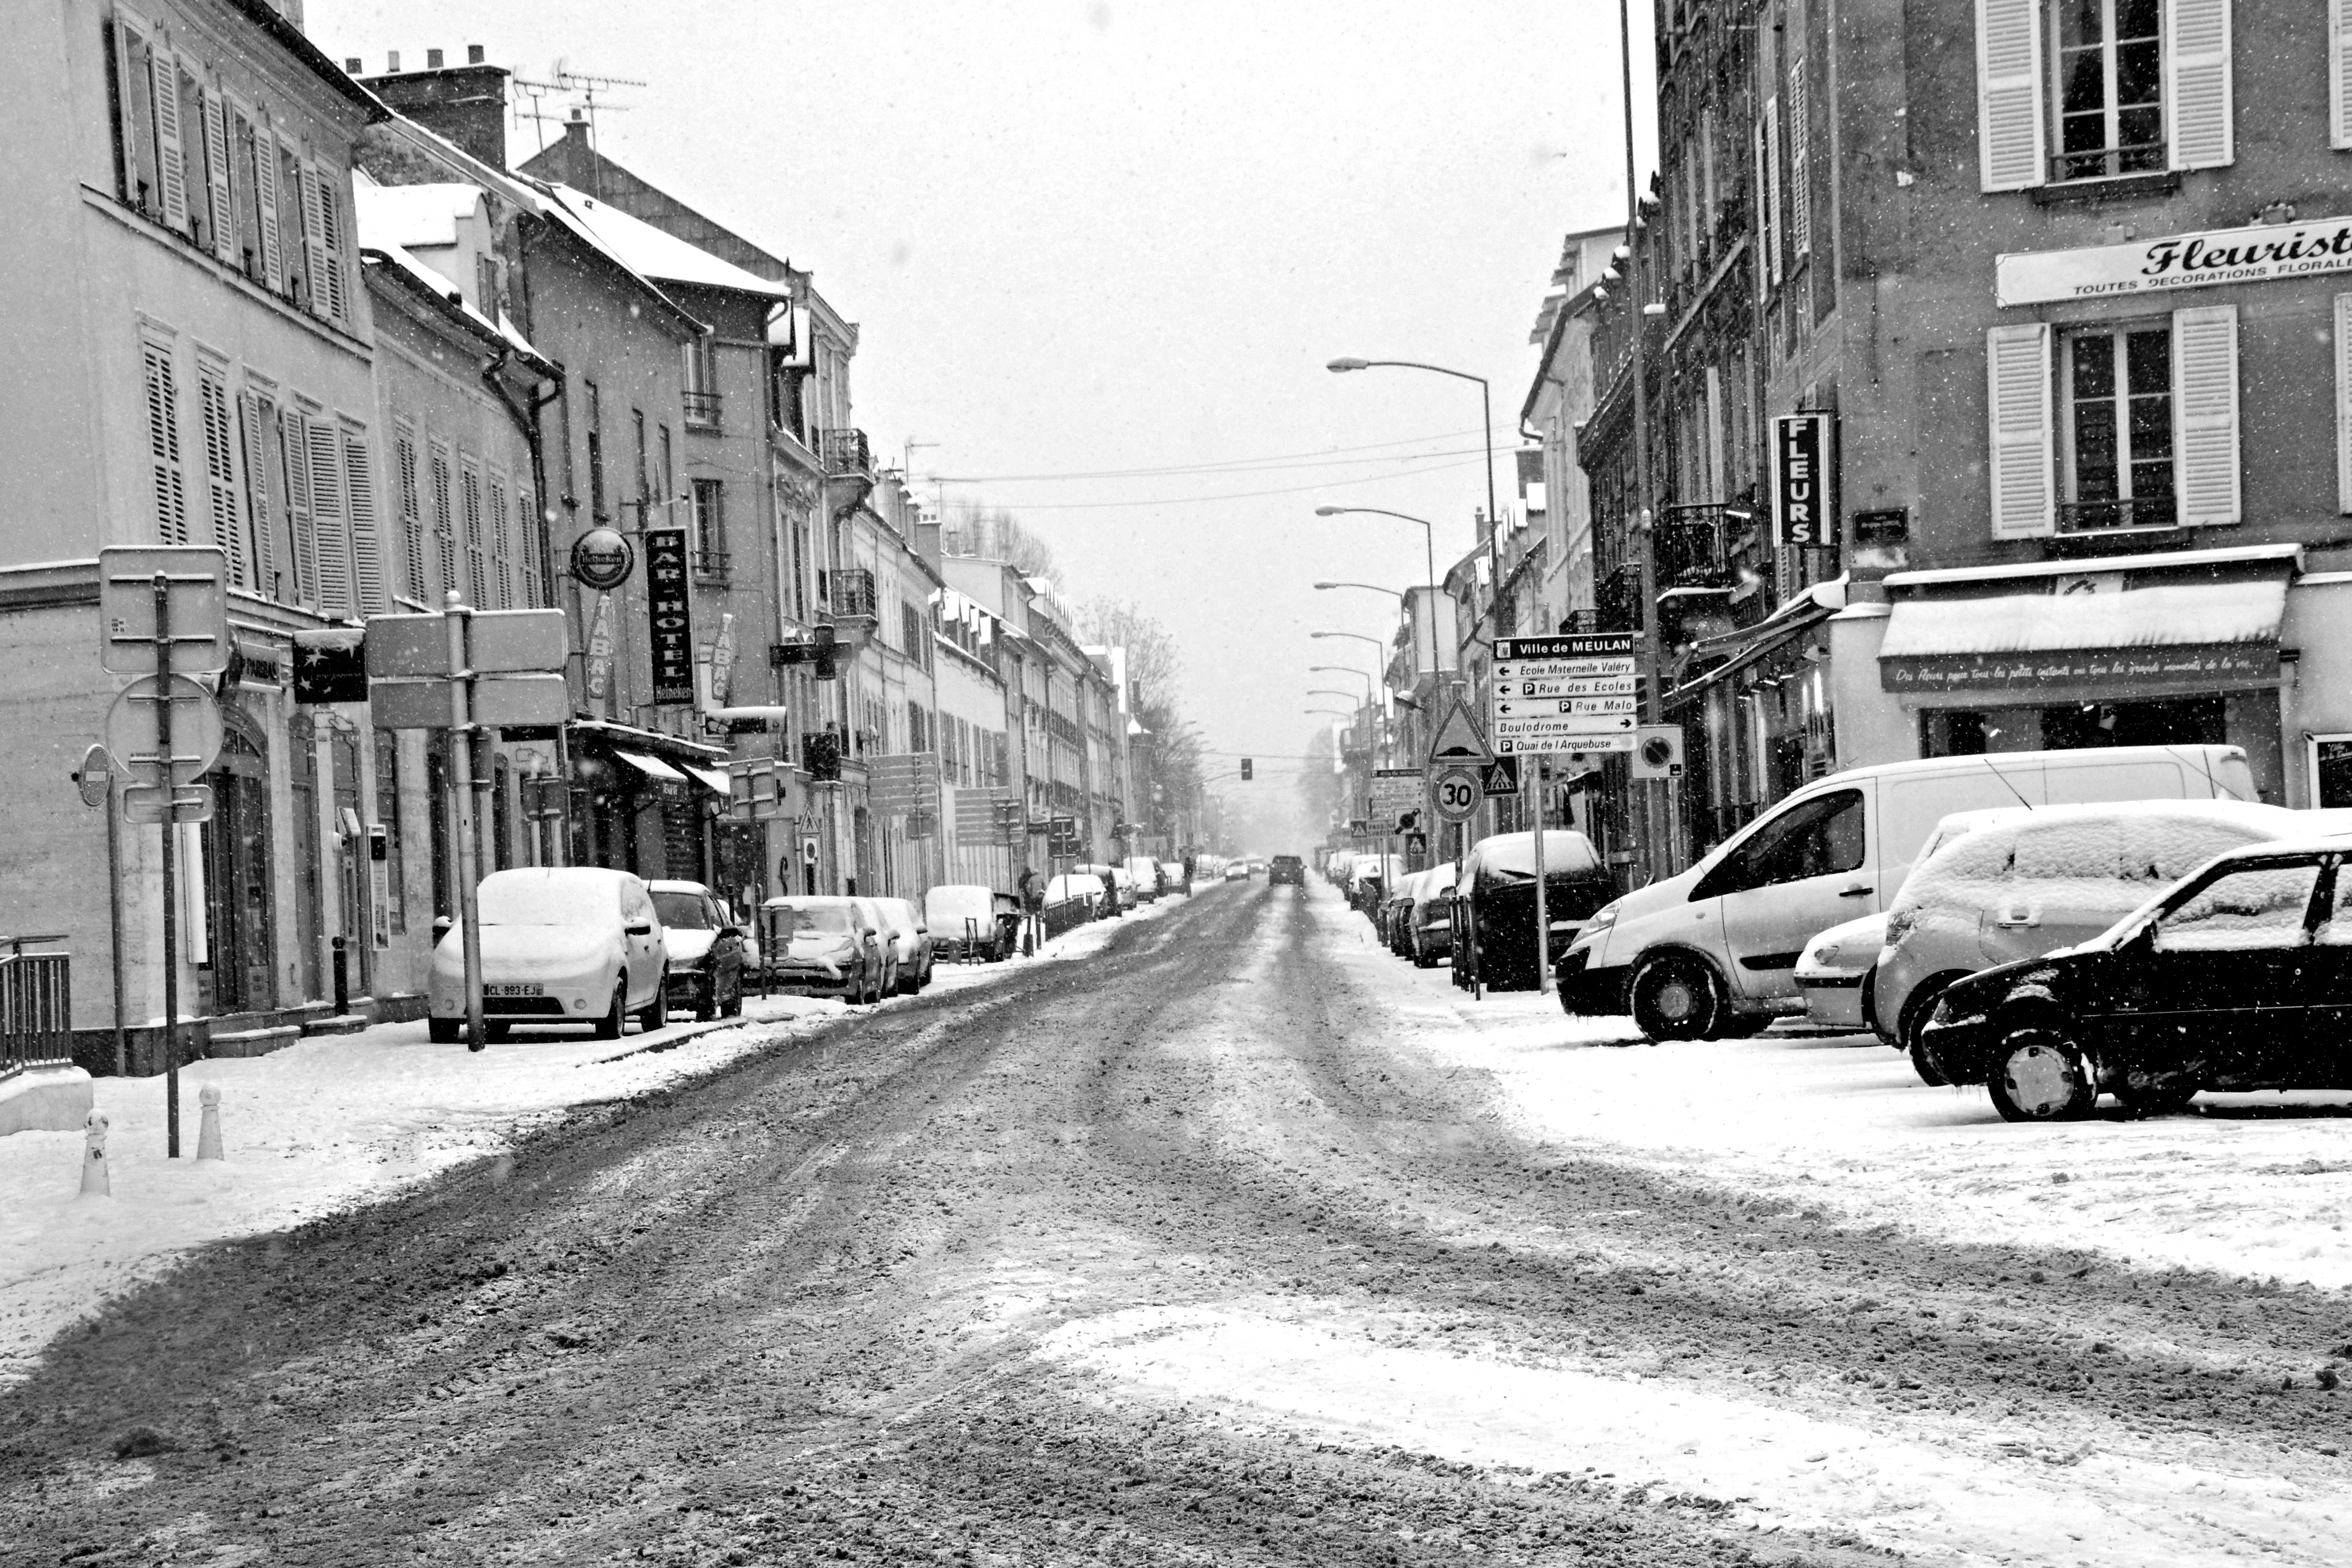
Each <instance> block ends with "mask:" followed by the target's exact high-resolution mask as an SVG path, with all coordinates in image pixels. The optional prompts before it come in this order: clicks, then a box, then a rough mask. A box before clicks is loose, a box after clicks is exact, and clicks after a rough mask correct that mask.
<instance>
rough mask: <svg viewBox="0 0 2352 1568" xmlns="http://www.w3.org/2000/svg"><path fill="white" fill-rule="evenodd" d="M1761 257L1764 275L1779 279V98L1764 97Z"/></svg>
mask: <svg viewBox="0 0 2352 1568" xmlns="http://www.w3.org/2000/svg"><path fill="white" fill-rule="evenodd" d="M1763 191H1764V258H1765V275H1766V277H1767V278H1768V279H1769V280H1770V281H1771V282H1773V283H1775V284H1777V283H1779V282H1780V100H1779V99H1778V98H1768V99H1766V100H1764V184H1763Z"/></svg>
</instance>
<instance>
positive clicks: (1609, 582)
mask: <svg viewBox="0 0 2352 1568" xmlns="http://www.w3.org/2000/svg"><path fill="white" fill-rule="evenodd" d="M1592 600H1593V612H1592V614H1593V619H1594V622H1595V626H1594V629H1595V630H1597V631H1604V632H1638V631H1640V630H1641V629H1642V569H1641V568H1640V567H1639V566H1637V565H1635V564H1634V563H1632V562H1631V561H1628V562H1626V563H1624V564H1623V565H1622V566H1619V567H1617V568H1616V569H1615V570H1613V571H1612V572H1610V573H1609V574H1607V575H1606V576H1604V577H1602V578H1601V580H1600V581H1599V582H1597V583H1595V584H1593V585H1592Z"/></svg>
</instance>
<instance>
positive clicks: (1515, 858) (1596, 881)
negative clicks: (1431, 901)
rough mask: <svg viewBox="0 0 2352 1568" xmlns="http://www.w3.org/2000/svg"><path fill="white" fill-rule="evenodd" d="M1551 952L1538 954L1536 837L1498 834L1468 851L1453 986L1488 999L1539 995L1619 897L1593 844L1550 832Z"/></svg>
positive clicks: (1460, 873) (1458, 899)
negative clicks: (1486, 993) (1548, 975)
mask: <svg viewBox="0 0 2352 1568" xmlns="http://www.w3.org/2000/svg"><path fill="white" fill-rule="evenodd" d="M1543 851H1544V920H1545V922H1546V924H1547V926H1548V927H1549V930H1548V931H1546V933H1545V935H1546V941H1545V943H1544V946H1545V948H1546V952H1544V953H1542V954H1538V952H1536V931H1535V926H1536V865H1535V855H1536V836H1535V834H1534V833H1533V832H1532V831H1530V832H1527V833H1498V834H1496V835H1494V836H1493V837H1488V838H1482V839H1480V840H1479V841H1478V842H1477V843H1475V844H1473V845H1472V846H1471V847H1470V852H1469V853H1468V854H1467V855H1465V856H1464V857H1463V858H1462V862H1461V864H1460V866H1459V867H1458V868H1456V870H1455V873H1454V899H1453V901H1452V903H1451V905H1450V908H1449V913H1450V914H1451V915H1452V917H1453V920H1454V933H1453V952H1454V984H1456V985H1464V986H1467V985H1472V984H1484V985H1485V986H1486V988H1487V989H1488V990H1490V991H1533V990H1535V989H1536V987H1537V984H1538V978H1539V975H1540V973H1541V972H1540V971H1538V969H1537V968H1536V965H1537V964H1538V963H1551V962H1554V961H1556V960H1557V959H1558V957H1559V954H1560V953H1562V952H1566V951H1567V949H1568V944H1569V943H1570V942H1573V941H1575V940H1576V936H1577V933H1578V932H1579V931H1582V930H1583V929H1584V922H1585V921H1588V920H1590V919H1591V917H1592V913H1593V911H1594V910H1598V909H1600V908H1601V906H1602V905H1603V904H1605V903H1607V902H1608V901H1609V900H1610V899H1611V898H1612V897H1613V896H1614V895H1615V894H1616V891H1617V883H1616V879H1614V878H1613V877H1612V876H1611V875H1610V874H1609V868H1608V867H1607V866H1605V865H1603V864H1602V863H1601V856H1600V853H1599V852H1598V851H1597V850H1595V849H1594V848H1593V847H1592V840H1591V839H1590V838H1587V837H1585V836H1584V835H1583V834H1581V833H1579V832H1576V831H1575V830H1574V829H1572V828H1566V827H1548V828H1546V829H1544V839H1543Z"/></svg>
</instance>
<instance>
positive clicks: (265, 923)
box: [204, 723, 278, 1014]
mask: <svg viewBox="0 0 2352 1568" xmlns="http://www.w3.org/2000/svg"><path fill="white" fill-rule="evenodd" d="M205 783H206V784H210V785H211V786H212V791H213V819H212V820H211V821H210V822H208V823H206V824H205V826H204V858H205V903H206V906H207V911H206V912H207V921H208V923H209V924H210V926H211V938H212V942H211V946H212V982H213V999H212V1009H211V1010H212V1011H213V1012H215V1013H216V1014H218V1013H250V1012H256V1011H258V1010H260V1009H262V1008H266V1007H274V1006H276V1005H278V985H277V973H276V970H275V967H274V964H273V962H272V957H271V955H272V954H273V953H274V952H276V951H277V944H276V942H274V941H273V940H272V932H271V929H270V928H271V923H272V922H271V921H270V918H269V916H270V906H271V902H272V900H271V896H270V873H269V763H268V758H267V757H265V756H264V755H263V754H262V752H261V748H260V746H259V745H258V744H257V742H255V741H254V740H253V739H252V737H251V736H250V735H248V734H247V732H246V731H245V730H244V729H243V728H242V727H241V726H238V725H236V724H235V723H232V724H231V726H230V727H229V728H228V730H227V732H226V736H225V738H224V739H223V741H222V742H221V755H220V761H219V762H218V763H215V765H214V768H213V771H212V772H211V773H208V774H206V775H205Z"/></svg>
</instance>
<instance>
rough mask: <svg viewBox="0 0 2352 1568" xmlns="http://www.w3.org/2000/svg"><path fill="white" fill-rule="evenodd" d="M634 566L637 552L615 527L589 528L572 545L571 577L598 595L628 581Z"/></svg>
mask: <svg viewBox="0 0 2352 1568" xmlns="http://www.w3.org/2000/svg"><path fill="white" fill-rule="evenodd" d="M636 563H637V552H636V551H635V549H634V548H632V547H631V546H630V543H629V541H628V537H627V536H626V535H625V534H624V533H622V532H621V531H620V530H619V529H617V528H592V529H590V530H589V531H587V532H585V533H583V534H582V535H581V536H580V537H579V538H578V539H576V540H574V541H573V542H572V576H573V577H575V578H577V579H578V580H579V582H580V583H581V584H582V585H583V586H584V587H589V588H593V589H595V590H596V591H597V592H598V593H600V594H601V593H604V591H605V590H606V589H609V588H617V587H619V586H620V585H621V584H624V583H625V582H627V581H628V580H629V569H630V568H631V567H633V566H635V564H636Z"/></svg>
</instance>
